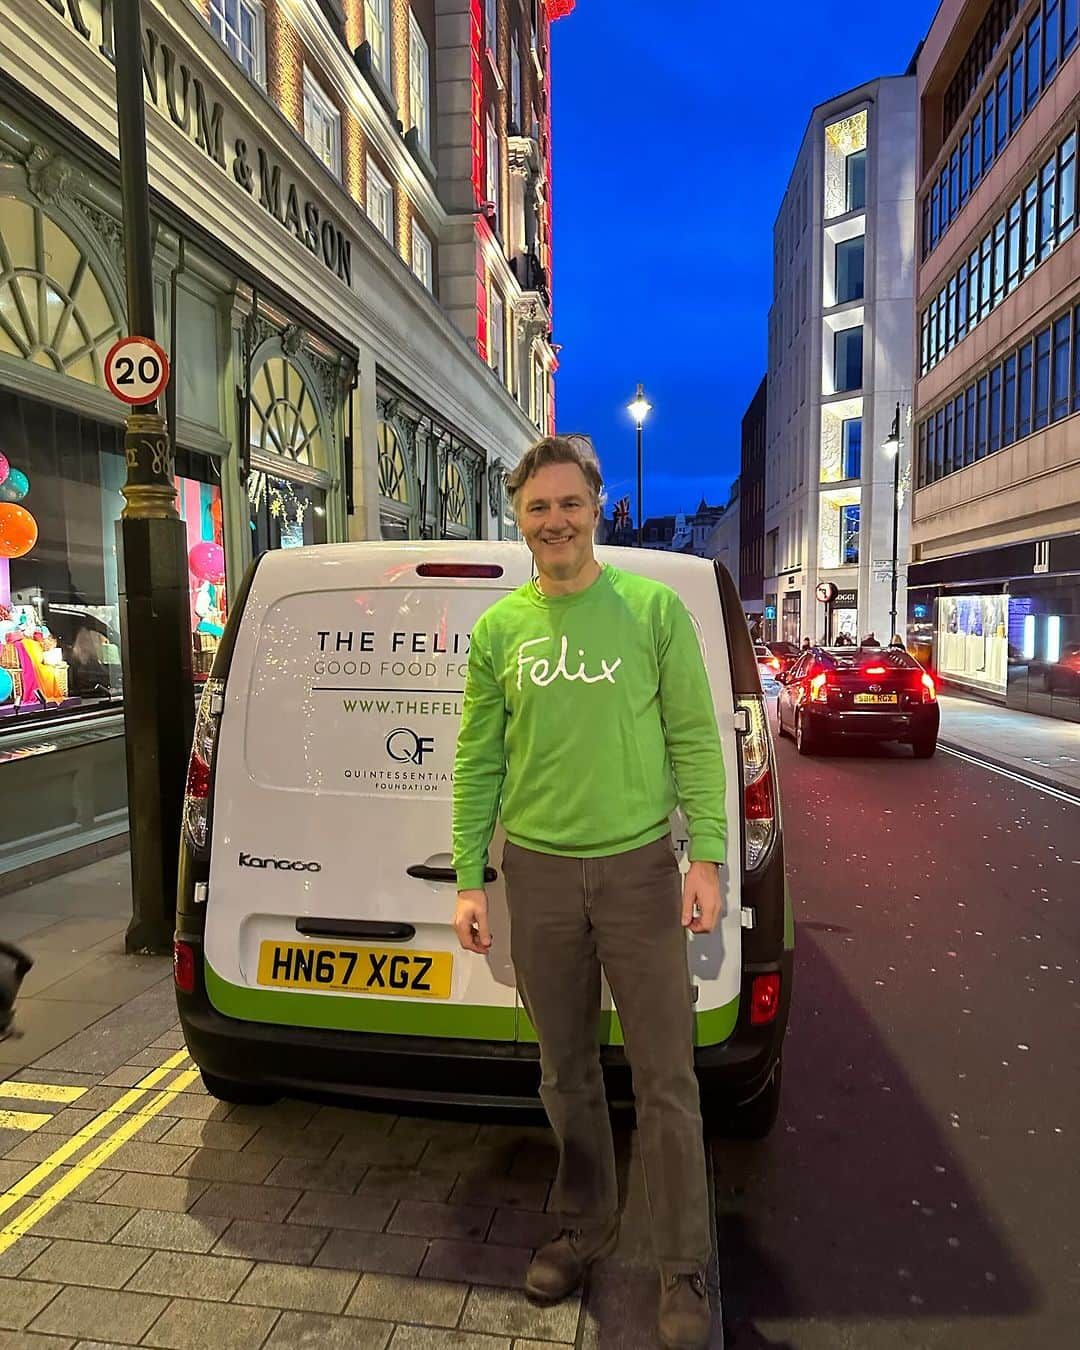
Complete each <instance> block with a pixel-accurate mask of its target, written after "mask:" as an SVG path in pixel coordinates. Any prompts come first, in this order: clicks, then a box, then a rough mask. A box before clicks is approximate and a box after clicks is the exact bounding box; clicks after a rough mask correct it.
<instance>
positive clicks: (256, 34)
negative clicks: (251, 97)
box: [210, 0, 266, 84]
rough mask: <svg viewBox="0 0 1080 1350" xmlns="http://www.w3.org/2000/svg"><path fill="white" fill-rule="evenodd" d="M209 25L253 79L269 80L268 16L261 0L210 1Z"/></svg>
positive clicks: (262, 81) (238, 63)
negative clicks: (267, 68) (267, 75)
mask: <svg viewBox="0 0 1080 1350" xmlns="http://www.w3.org/2000/svg"><path fill="white" fill-rule="evenodd" d="M210 27H211V28H212V29H213V30H214V32H215V33H216V34H217V36H218V38H219V40H220V41H221V42H223V43H224V44H225V47H226V48H227V49H228V51H229V54H230V56H232V58H233V60H234V61H235V62H236V63H237V65H240V66H243V68H244V69H245V70H246V71H247V73H248V74H249V75H250V76H251V78H252V79H253V80H256V81H257V82H258V83H259V84H265V83H266V16H265V14H264V13H263V7H262V4H261V3H260V0H210Z"/></svg>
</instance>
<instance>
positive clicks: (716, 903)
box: [682, 862, 724, 933]
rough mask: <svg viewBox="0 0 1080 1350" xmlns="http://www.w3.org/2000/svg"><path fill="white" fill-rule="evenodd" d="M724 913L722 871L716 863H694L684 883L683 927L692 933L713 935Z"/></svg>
mask: <svg viewBox="0 0 1080 1350" xmlns="http://www.w3.org/2000/svg"><path fill="white" fill-rule="evenodd" d="M723 912H724V897H723V895H722V894H721V891H720V869H719V868H718V867H717V865H716V863H712V862H692V863H691V864H690V870H689V872H687V874H686V880H685V881H684V882H683V905H682V922H683V927H684V928H689V929H690V931H691V933H711V932H712V930H713V929H714V928H715V927H716V925H717V923H718V922H719V920H720V915H721V914H723Z"/></svg>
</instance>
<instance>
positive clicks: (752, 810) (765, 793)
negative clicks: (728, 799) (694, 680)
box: [739, 695, 778, 872]
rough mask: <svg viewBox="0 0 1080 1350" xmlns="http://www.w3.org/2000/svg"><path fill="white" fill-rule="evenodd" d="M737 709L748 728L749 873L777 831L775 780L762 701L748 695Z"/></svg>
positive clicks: (746, 804)
mask: <svg viewBox="0 0 1080 1350" xmlns="http://www.w3.org/2000/svg"><path fill="white" fill-rule="evenodd" d="M739 706H740V708H742V709H743V710H744V711H745V712H746V713H747V714H748V722H749V727H748V730H747V731H745V732H744V733H743V734H742V735H741V736H740V737H739V740H740V742H741V745H742V784H743V818H744V820H745V830H746V870H747V871H748V872H752V871H753V870H754V868H755V867H758V866H759V865H760V863H761V862H762V860H763V859H764V857H765V855H766V854H767V853H768V851H769V848H770V846H771V844H772V841H773V839H774V837H775V835H776V828H777V815H778V811H777V800H776V777H775V774H774V772H773V763H772V742H771V740H770V738H769V720H768V716H767V714H766V712H765V700H764V699H763V698H761V697H759V696H757V695H747V696H746V697H745V698H742V699H740V700H739Z"/></svg>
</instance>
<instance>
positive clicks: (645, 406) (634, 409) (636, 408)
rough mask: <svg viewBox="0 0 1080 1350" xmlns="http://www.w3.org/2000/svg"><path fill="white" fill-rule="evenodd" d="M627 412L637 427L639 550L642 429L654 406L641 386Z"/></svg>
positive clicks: (639, 539)
mask: <svg viewBox="0 0 1080 1350" xmlns="http://www.w3.org/2000/svg"><path fill="white" fill-rule="evenodd" d="M627 411H628V412H629V413H630V416H631V417H632V418H633V419H634V422H635V424H636V425H637V546H638V548H640V547H641V526H642V515H641V441H642V428H643V427H644V425H645V418H646V417H648V415H649V413H650V412H651V411H652V404H651V403H650V402H649V400H648V399H647V398H646V397H645V391H644V390H643V389H642V387H641V385H640V384H639V385H638V387H637V393H636V394H635V395H634V397H633V399H632V400H631V401H630V402H629V403H628V404H627Z"/></svg>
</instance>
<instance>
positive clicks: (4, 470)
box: [0, 455, 11, 483]
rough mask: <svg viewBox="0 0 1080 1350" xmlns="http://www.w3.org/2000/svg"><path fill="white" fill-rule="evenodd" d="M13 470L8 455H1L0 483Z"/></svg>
mask: <svg viewBox="0 0 1080 1350" xmlns="http://www.w3.org/2000/svg"><path fill="white" fill-rule="evenodd" d="M10 472H11V465H10V464H9V463H8V458H7V455H0V483H2V482H3V481H4V479H5V478H7V476H8V474H9V473H10Z"/></svg>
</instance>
